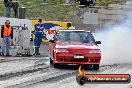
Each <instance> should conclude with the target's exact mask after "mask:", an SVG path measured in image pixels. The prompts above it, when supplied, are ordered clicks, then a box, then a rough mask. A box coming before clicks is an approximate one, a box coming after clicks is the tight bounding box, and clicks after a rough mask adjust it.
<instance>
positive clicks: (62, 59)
mask: <svg viewBox="0 0 132 88" xmlns="http://www.w3.org/2000/svg"><path fill="white" fill-rule="evenodd" d="M83 56H84V58H74V55H73V54H66V53H62V54H56V55H55V56H54V57H55V58H54V63H58V64H77V65H78V64H100V60H101V54H84V55H83Z"/></svg>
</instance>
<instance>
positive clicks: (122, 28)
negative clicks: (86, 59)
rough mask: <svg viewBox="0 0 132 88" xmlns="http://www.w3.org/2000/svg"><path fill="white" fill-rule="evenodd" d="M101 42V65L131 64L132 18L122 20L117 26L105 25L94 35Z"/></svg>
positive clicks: (129, 16)
mask: <svg viewBox="0 0 132 88" xmlns="http://www.w3.org/2000/svg"><path fill="white" fill-rule="evenodd" d="M95 39H96V40H101V42H102V44H101V45H100V48H101V50H102V60H101V64H116V63H119V64H120V63H132V16H131V14H130V15H127V17H126V18H125V19H124V20H122V22H121V23H120V24H118V25H112V24H111V23H109V24H106V25H105V26H104V28H103V30H102V31H98V32H97V34H96V35H95Z"/></svg>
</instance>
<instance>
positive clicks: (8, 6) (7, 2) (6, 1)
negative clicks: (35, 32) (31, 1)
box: [4, 0, 12, 18]
mask: <svg viewBox="0 0 132 88" xmlns="http://www.w3.org/2000/svg"><path fill="white" fill-rule="evenodd" d="M4 4H5V7H6V17H8V18H9V17H10V14H11V8H12V0H4Z"/></svg>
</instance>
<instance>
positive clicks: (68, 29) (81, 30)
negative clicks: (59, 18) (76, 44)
mask: <svg viewBox="0 0 132 88" xmlns="http://www.w3.org/2000/svg"><path fill="white" fill-rule="evenodd" d="M59 31H85V30H75V29H68V30H59ZM85 32H90V31H85Z"/></svg>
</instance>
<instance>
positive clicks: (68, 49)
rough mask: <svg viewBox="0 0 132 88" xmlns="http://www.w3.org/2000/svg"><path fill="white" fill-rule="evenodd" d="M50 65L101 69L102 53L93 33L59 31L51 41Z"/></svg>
mask: <svg viewBox="0 0 132 88" xmlns="http://www.w3.org/2000/svg"><path fill="white" fill-rule="evenodd" d="M49 42H50V43H49V57H50V63H52V64H53V66H54V67H58V66H59V65H60V64H64V65H88V66H90V67H92V68H93V69H94V70H98V69H99V64H100V60H101V51H100V48H99V47H98V45H97V44H101V42H100V41H95V39H94V37H93V36H92V34H91V32H88V31H84V30H59V31H58V32H57V33H56V34H55V35H54V38H53V40H50V41H49Z"/></svg>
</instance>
